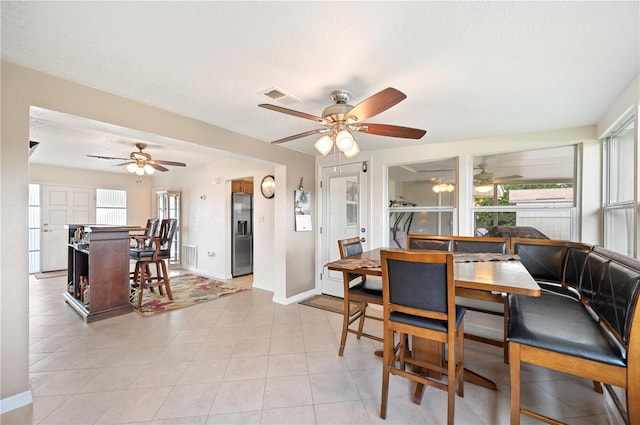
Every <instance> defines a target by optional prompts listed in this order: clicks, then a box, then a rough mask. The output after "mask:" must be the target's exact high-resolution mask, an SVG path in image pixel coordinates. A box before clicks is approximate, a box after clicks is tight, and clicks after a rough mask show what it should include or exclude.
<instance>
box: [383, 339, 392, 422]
mask: <svg viewBox="0 0 640 425" xmlns="http://www.w3.org/2000/svg"><path fill="white" fill-rule="evenodd" d="M393 346H394V341H393V331H392V330H391V329H387V327H386V326H385V329H384V349H383V352H382V396H381V401H380V417H381V418H382V419H386V417H387V399H388V397H389V367H390V365H391V359H392V358H393Z"/></svg>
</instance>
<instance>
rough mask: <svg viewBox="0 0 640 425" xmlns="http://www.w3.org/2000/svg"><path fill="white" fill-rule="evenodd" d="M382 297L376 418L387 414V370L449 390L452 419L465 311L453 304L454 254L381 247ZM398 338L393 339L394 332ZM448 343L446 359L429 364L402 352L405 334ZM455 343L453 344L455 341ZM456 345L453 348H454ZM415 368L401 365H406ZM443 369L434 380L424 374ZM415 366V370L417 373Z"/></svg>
mask: <svg viewBox="0 0 640 425" xmlns="http://www.w3.org/2000/svg"><path fill="white" fill-rule="evenodd" d="M380 258H381V263H382V294H383V296H382V299H383V308H384V315H383V317H384V352H383V362H382V371H383V373H382V400H381V405H380V417H381V418H382V419H385V418H386V416H387V400H388V394H389V374H393V375H398V376H402V377H404V378H408V379H410V380H412V381H415V382H417V383H419V384H423V385H429V386H431V387H435V388H438V389H441V390H445V391H447V393H448V403H447V406H448V407H447V423H448V424H450V425H451V424H453V417H454V411H455V390H456V387H457V392H458V395H459V396H460V397H462V396H463V393H464V392H463V390H464V387H463V370H464V321H463V320H464V314H465V309H464V308H463V307H458V306H456V304H455V281H454V276H453V255H452V254H450V253H435V252H419V251H404V250H393V251H390V250H382V251H381V252H380ZM396 332H397V333H398V334H399V343H398V344H396V343H395V333H396ZM409 335H411V336H412V337H414V338H424V339H429V340H434V341H436V342H438V343H441V344H443V343H446V344H447V358H446V364H445V365H442V364H436V363H430V362H427V361H425V360H423V359H419V358H417V357H416V355H415V353H412V355H410V356H407V355H406V353H407V350H408V347H407V343H408V336H409ZM456 342H457V344H456ZM456 345H457V350H456ZM407 363H408V364H409V365H411V366H414V367H409V368H407V367H406V364H407ZM425 370H430V371H433V372H435V373H436V376H437V375H441V374H446V375H447V380H446V381H441V380H435V378H431V377H429V376H427V375H426V374H422V372H424V371H425ZM416 371H419V372H420V373H418V372H416Z"/></svg>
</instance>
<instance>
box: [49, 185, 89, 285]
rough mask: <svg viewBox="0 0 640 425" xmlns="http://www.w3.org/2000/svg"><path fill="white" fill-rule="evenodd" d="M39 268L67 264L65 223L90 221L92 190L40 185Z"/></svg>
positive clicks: (53, 267)
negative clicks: (40, 266)
mask: <svg viewBox="0 0 640 425" xmlns="http://www.w3.org/2000/svg"><path fill="white" fill-rule="evenodd" d="M41 187H42V226H41V229H42V233H41V239H40V242H41V243H40V256H41V261H42V262H41V265H42V271H43V272H47V271H52V270H62V269H66V268H67V255H68V249H67V244H68V243H69V241H68V231H67V229H65V225H67V224H93V222H94V221H95V210H96V208H95V203H96V202H95V196H94V192H95V191H94V190H93V189H89V188H81V187H67V186H48V185H42V186H41Z"/></svg>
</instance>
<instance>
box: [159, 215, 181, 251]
mask: <svg viewBox="0 0 640 425" xmlns="http://www.w3.org/2000/svg"><path fill="white" fill-rule="evenodd" d="M177 229H178V220H177V219H175V218H165V219H163V220H162V222H161V223H160V230H158V236H157V237H156V238H155V240H156V241H157V242H158V243H159V244H160V250H161V251H167V253H163V254H162V255H169V254H171V242H172V241H173V237H174V235H175V234H176V230H177Z"/></svg>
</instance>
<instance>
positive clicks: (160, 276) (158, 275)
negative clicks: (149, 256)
mask: <svg viewBox="0 0 640 425" xmlns="http://www.w3.org/2000/svg"><path fill="white" fill-rule="evenodd" d="M162 264H164V261H163V262H162ZM160 272H161V270H160V265H159V263H158V261H156V279H157V282H158V292H160V295H164V292H163V291H162V285H161V284H160V279H161V278H162V277H163V276H164V275H163V274H161V273H160ZM152 288H153V287H152Z"/></svg>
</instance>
